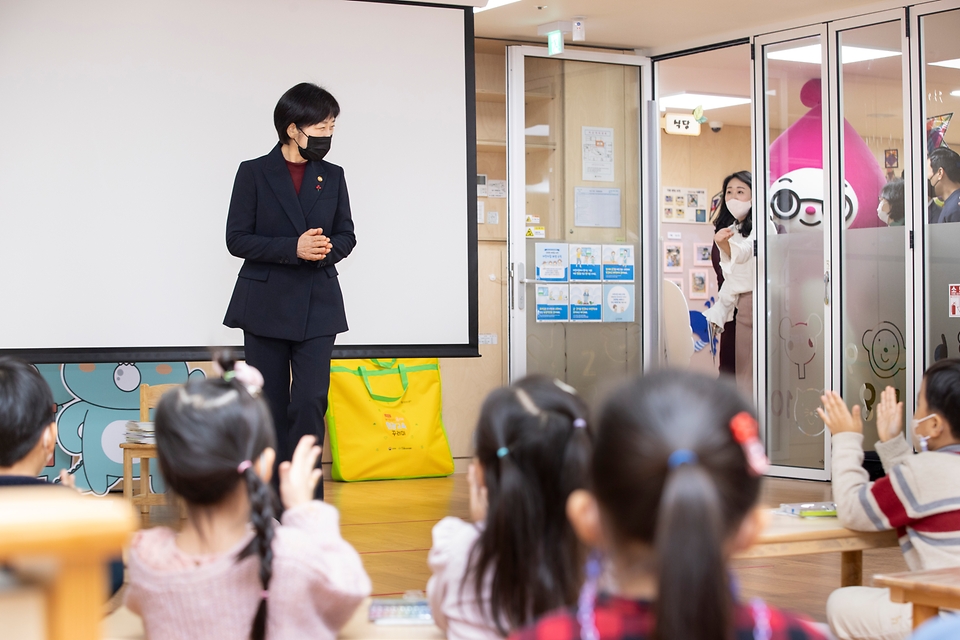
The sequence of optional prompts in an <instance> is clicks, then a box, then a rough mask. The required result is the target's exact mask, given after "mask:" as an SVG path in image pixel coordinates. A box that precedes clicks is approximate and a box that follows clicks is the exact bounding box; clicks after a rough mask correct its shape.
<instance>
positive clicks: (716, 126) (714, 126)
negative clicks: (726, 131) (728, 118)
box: [710, 120, 723, 133]
mask: <svg viewBox="0 0 960 640" xmlns="http://www.w3.org/2000/svg"><path fill="white" fill-rule="evenodd" d="M720 129H723V123H722V122H720V121H719V120H711V121H710V131H713V132H714V133H720Z"/></svg>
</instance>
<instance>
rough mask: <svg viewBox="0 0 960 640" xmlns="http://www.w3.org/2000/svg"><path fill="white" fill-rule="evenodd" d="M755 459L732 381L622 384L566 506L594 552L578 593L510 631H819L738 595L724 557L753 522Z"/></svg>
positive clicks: (718, 639)
mask: <svg viewBox="0 0 960 640" xmlns="http://www.w3.org/2000/svg"><path fill="white" fill-rule="evenodd" d="M766 464H767V461H766V457H765V455H764V452H763V445H762V444H761V443H760V441H759V439H758V438H757V423H756V419H755V418H754V416H753V412H752V409H751V408H750V405H749V404H748V403H747V401H746V400H745V399H743V397H741V396H740V395H739V394H738V393H737V390H736V388H735V387H734V386H733V385H732V384H730V383H728V382H726V381H723V380H715V379H710V378H707V377H706V376H702V375H699V374H694V373H689V372H683V371H664V372H660V373H654V374H650V375H646V376H644V377H642V378H637V379H635V380H633V381H631V382H630V383H628V384H626V385H625V386H623V387H622V388H621V389H619V390H618V391H617V392H615V393H614V394H613V395H612V396H611V397H610V398H609V399H608V400H607V401H606V402H605V403H604V405H603V406H602V407H601V410H600V414H599V418H598V421H597V429H596V434H595V436H594V445H593V460H592V468H591V472H590V490H589V491H587V490H578V491H574V492H573V494H572V495H571V496H570V499H569V500H568V503H567V514H568V517H569V518H570V522H571V524H572V525H573V528H574V530H575V531H576V533H577V536H578V537H579V538H580V540H582V541H583V542H584V543H585V544H586V545H587V546H589V547H591V548H593V549H594V550H595V551H594V552H593V554H592V555H591V556H590V559H589V561H588V562H587V570H586V578H587V579H586V582H585V584H584V587H583V590H582V591H581V593H580V597H579V601H578V603H577V605H576V606H575V607H572V608H570V609H566V610H561V611H557V612H555V613H552V614H549V615H547V616H545V617H543V618H541V619H540V620H538V621H537V622H536V623H535V624H534V625H532V626H530V627H528V628H526V629H523V630H521V631H519V632H517V633H515V634H514V635H513V636H511V637H512V638H517V639H518V640H541V639H543V640H545V639H547V638H550V639H551V640H573V639H574V638H582V639H584V640H587V639H589V640H612V639H627V638H629V639H630V640H646V639H648V638H650V639H656V640H734V639H737V638H751V639H754V640H787V639H789V640H813V639H821V638H823V637H824V636H823V635H822V633H821V632H819V631H818V630H817V629H816V627H814V626H813V624H812V623H810V622H806V621H804V620H801V619H799V618H796V617H794V616H792V615H789V614H786V613H783V612H781V611H778V610H776V609H774V608H772V607H769V606H767V605H765V604H764V603H763V602H762V601H760V600H755V601H753V602H752V603H750V604H741V603H739V602H738V601H737V596H736V592H735V591H736V590H735V587H734V585H733V584H732V581H731V577H730V574H729V571H728V569H727V561H728V560H729V558H730V556H731V555H732V554H734V553H736V552H738V551H740V550H743V549H745V548H747V547H748V546H749V545H750V543H751V542H752V541H753V540H754V538H755V537H756V536H757V534H758V533H759V532H760V530H761V528H762V522H761V521H762V518H761V512H760V511H759V510H757V509H756V507H757V498H758V496H759V492H760V476H761V474H762V473H763V471H764V470H765V468H766ZM601 565H602V566H603V567H604V569H605V572H606V573H605V575H604V583H605V586H606V587H608V588H606V589H603V590H601V589H600V588H599V586H598V583H599V578H600V574H601Z"/></svg>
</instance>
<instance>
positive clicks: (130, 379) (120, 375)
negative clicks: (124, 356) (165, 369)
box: [113, 362, 140, 391]
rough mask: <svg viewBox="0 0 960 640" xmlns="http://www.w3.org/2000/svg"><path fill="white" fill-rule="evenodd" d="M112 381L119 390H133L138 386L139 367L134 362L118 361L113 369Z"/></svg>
mask: <svg viewBox="0 0 960 640" xmlns="http://www.w3.org/2000/svg"><path fill="white" fill-rule="evenodd" d="M113 382H114V384H116V385H117V388H118V389H120V390H121V391H133V390H135V389H139V388H140V369H137V365H135V364H132V363H130V364H125V363H122V362H121V363H120V364H119V365H117V368H116V369H114V370H113Z"/></svg>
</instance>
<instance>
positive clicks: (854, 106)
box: [835, 21, 912, 449]
mask: <svg viewBox="0 0 960 640" xmlns="http://www.w3.org/2000/svg"><path fill="white" fill-rule="evenodd" d="M900 30H901V23H900V22H899V21H894V22H887V23H884V24H877V25H870V26H865V27H859V28H856V29H849V30H845V31H841V32H839V33H838V34H837V35H838V45H839V60H840V65H839V73H840V77H839V80H840V83H839V86H840V104H841V105H842V114H840V115H841V119H842V135H841V136H840V137H841V143H840V154H839V160H840V164H841V167H842V172H843V174H842V176H843V180H844V182H843V189H844V191H843V201H844V212H843V214H844V219H843V223H842V226H841V229H842V231H841V245H840V246H841V263H840V266H841V269H840V270H839V272H840V274H841V299H840V304H841V307H840V318H841V322H840V330H841V338H840V343H841V346H842V352H841V353H842V360H843V367H842V370H841V376H842V388H843V391H842V394H843V397H844V398H845V399H846V400H847V403H848V404H850V405H852V404H854V403H859V404H860V405H861V411H862V414H863V418H864V439H863V445H864V448H865V449H873V447H874V443H876V441H877V439H878V437H877V427H876V424H877V423H876V406H877V404H878V403H879V401H880V393H881V392H882V391H883V389H884V388H885V387H887V386H888V385H889V386H893V387H894V388H895V389H896V390H897V394H898V397H901V398H902V397H904V394H905V391H906V389H907V386H906V382H907V362H908V351H910V349H909V348H908V344H909V340H907V339H906V338H907V337H908V327H907V322H906V319H907V318H906V310H907V295H906V277H905V273H906V272H907V270H908V267H909V264H908V262H907V245H908V242H907V237H906V235H907V229H908V228H909V226H910V221H911V220H912V206H911V205H910V202H909V199H908V198H906V197H905V190H904V180H903V164H904V163H905V160H906V158H907V156H908V155H909V145H904V140H903V136H904V116H903V110H904V106H903V100H904V86H903V57H902V54H901V33H900ZM840 129H841V127H837V130H838V133H839V131H840ZM835 272H836V271H835Z"/></svg>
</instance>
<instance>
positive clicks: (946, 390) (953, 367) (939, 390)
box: [923, 358, 960, 440]
mask: <svg viewBox="0 0 960 640" xmlns="http://www.w3.org/2000/svg"><path fill="white" fill-rule="evenodd" d="M923 379H924V381H925V382H926V383H927V384H926V386H925V388H924V394H925V396H926V401H927V408H928V409H929V410H930V411H936V412H937V413H939V414H940V415H941V416H943V417H944V418H946V420H947V422H949V423H950V433H951V434H953V437H954V438H955V439H957V440H960V359H957V358H947V359H945V360H938V361H937V362H934V363H933V364H932V365H930V368H929V369H927V370H926V371H924V372H923Z"/></svg>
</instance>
